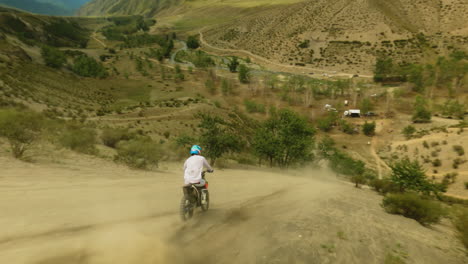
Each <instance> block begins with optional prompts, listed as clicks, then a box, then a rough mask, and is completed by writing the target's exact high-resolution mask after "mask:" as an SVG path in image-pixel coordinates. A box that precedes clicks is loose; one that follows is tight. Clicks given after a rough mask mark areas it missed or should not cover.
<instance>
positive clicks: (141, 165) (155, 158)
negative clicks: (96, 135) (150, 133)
mask: <svg viewBox="0 0 468 264" xmlns="http://www.w3.org/2000/svg"><path fill="white" fill-rule="evenodd" d="M160 158H161V150H160V148H159V146H158V145H157V144H156V142H154V141H153V140H151V139H150V138H146V137H140V138H135V139H131V140H129V141H121V142H119V144H117V155H116V156H115V158H114V159H115V161H118V162H123V163H125V164H127V165H128V166H129V167H132V168H136V169H150V168H151V167H153V166H156V167H157V166H158V163H159V160H160Z"/></svg>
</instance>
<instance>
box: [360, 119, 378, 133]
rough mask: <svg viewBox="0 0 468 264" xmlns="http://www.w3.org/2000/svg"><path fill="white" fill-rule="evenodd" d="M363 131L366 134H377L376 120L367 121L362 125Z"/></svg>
mask: <svg viewBox="0 0 468 264" xmlns="http://www.w3.org/2000/svg"><path fill="white" fill-rule="evenodd" d="M362 132H363V133H364V135H366V136H373V135H375V121H374V122H371V123H367V121H366V122H365V123H364V125H363V126H362Z"/></svg>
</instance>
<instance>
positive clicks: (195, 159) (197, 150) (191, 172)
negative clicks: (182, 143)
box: [184, 145, 213, 185]
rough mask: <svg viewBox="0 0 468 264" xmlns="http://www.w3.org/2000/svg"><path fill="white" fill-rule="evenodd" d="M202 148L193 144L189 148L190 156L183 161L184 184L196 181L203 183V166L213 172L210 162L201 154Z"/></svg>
mask: <svg viewBox="0 0 468 264" xmlns="http://www.w3.org/2000/svg"><path fill="white" fill-rule="evenodd" d="M201 150H202V148H201V147H200V146H198V145H193V146H192V148H191V149H190V155H191V157H190V158H188V159H187V160H186V161H185V163H184V180H185V185H189V184H193V183H197V184H200V185H203V184H204V181H205V180H204V179H202V172H203V167H205V168H207V169H208V172H213V169H212V168H211V166H210V164H208V161H206V159H205V157H203V156H201Z"/></svg>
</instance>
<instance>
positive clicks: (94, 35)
mask: <svg viewBox="0 0 468 264" xmlns="http://www.w3.org/2000/svg"><path fill="white" fill-rule="evenodd" d="M96 36H97V32H96V31H95V32H93V34H91V38H93V39H94V40H95V41H97V42H98V43H99V44H100V45H101V46H102V47H103V48H107V45H106V43H104V42H103V41H102V40H100V39H98V38H97V37H96Z"/></svg>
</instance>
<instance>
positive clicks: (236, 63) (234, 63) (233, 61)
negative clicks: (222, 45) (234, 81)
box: [227, 57, 239, 72]
mask: <svg viewBox="0 0 468 264" xmlns="http://www.w3.org/2000/svg"><path fill="white" fill-rule="evenodd" d="M227 66H228V68H229V71H230V72H237V67H238V66H239V60H238V59H237V57H232V59H231V60H229V62H228V64H227Z"/></svg>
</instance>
